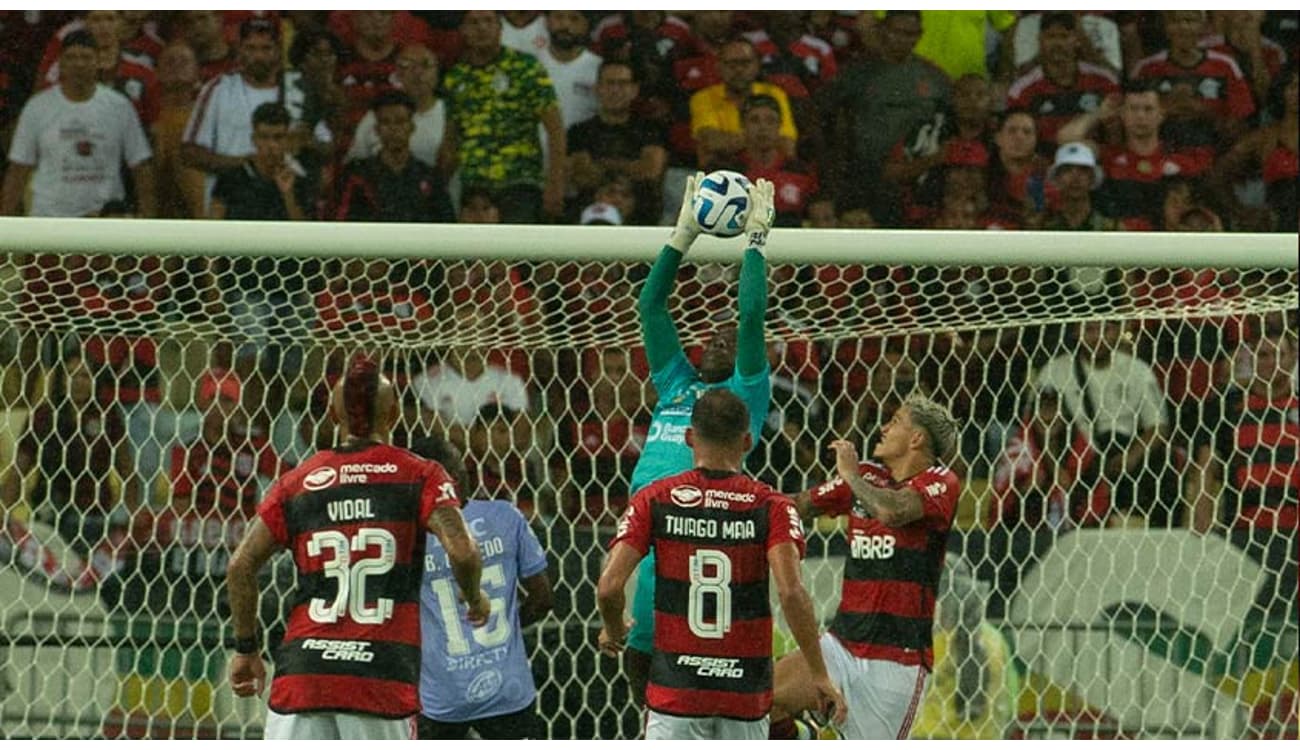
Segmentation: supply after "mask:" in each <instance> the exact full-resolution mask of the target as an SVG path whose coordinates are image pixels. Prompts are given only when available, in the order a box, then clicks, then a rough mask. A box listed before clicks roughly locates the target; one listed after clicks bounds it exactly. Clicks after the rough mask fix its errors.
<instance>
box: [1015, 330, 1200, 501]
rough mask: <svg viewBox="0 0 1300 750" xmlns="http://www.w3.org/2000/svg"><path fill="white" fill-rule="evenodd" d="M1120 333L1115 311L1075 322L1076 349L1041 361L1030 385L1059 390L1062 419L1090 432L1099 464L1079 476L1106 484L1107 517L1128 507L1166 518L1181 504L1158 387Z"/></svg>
mask: <svg viewBox="0 0 1300 750" xmlns="http://www.w3.org/2000/svg"><path fill="white" fill-rule="evenodd" d="M1120 334H1121V324H1120V322H1119V321H1118V320H1115V319H1108V320H1104V321H1103V320H1089V321H1084V322H1083V323H1081V324H1079V346H1078V349H1077V351H1075V352H1073V353H1066V354H1061V355H1059V356H1057V357H1055V358H1054V359H1052V360H1050V361H1049V362H1048V363H1047V364H1045V365H1043V367H1042V369H1041V370H1039V372H1038V375H1037V377H1036V378H1035V380H1034V388H1035V390H1036V391H1040V392H1041V391H1042V390H1044V389H1051V390H1055V391H1056V392H1057V393H1059V394H1061V405H1062V407H1063V410H1064V412H1065V415H1066V418H1067V420H1068V421H1069V423H1070V424H1071V425H1072V426H1073V427H1074V428H1075V429H1077V430H1079V431H1080V432H1082V433H1083V434H1084V435H1087V436H1088V437H1089V439H1090V440H1091V443H1092V448H1093V449H1094V450H1095V451H1096V452H1097V455H1098V457H1099V460H1098V461H1094V462H1093V464H1092V465H1093V466H1095V467H1097V472H1094V476H1085V477H1082V479H1083V481H1102V482H1105V483H1107V484H1109V486H1110V487H1109V491H1110V508H1111V511H1112V512H1113V513H1114V515H1112V516H1111V517H1110V518H1109V519H1108V523H1110V524H1111V525H1116V524H1117V523H1122V522H1123V516H1124V515H1130V516H1132V517H1141V518H1145V520H1146V521H1147V522H1149V523H1150V524H1151V525H1153V526H1165V525H1168V524H1169V523H1172V522H1177V520H1178V519H1179V517H1180V516H1181V512H1182V507H1181V502H1180V499H1179V490H1178V482H1177V478H1176V477H1174V476H1173V470H1174V468H1175V467H1174V466H1173V465H1172V461H1171V459H1170V456H1169V452H1168V451H1167V450H1166V444H1165V438H1164V436H1163V434H1162V433H1163V431H1164V429H1165V427H1166V424H1167V417H1166V414H1165V399H1164V394H1163V392H1162V391H1161V390H1160V383H1159V381H1158V380H1157V379H1156V375H1155V373H1154V372H1153V371H1152V369H1151V366H1150V365H1148V364H1147V363H1146V362H1143V361H1142V360H1140V359H1137V358H1136V357H1134V356H1132V355H1131V354H1128V353H1127V352H1125V351H1123V350H1122V349H1121V348H1120ZM1097 473H1099V474H1100V476H1096V475H1095V474H1097Z"/></svg>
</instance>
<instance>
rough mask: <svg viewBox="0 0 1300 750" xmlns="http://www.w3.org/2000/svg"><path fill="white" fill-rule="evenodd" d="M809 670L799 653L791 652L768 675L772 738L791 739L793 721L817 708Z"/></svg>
mask: <svg viewBox="0 0 1300 750" xmlns="http://www.w3.org/2000/svg"><path fill="white" fill-rule="evenodd" d="M812 684H813V682H812V671H811V670H809V669H808V662H807V661H806V660H805V659H804V658H803V653H802V652H800V651H792V652H790V653H788V654H786V655H785V656H783V657H781V658H780V659H779V660H778V661H777V663H776V669H775V671H774V672H773V675H772V712H771V714H770V715H771V720H772V729H771V736H772V737H773V738H774V739H794V738H795V734H794V731H795V727H794V725H793V721H792V720H793V719H794V718H795V717H797V716H799V715H800V714H802V713H803V712H804V711H809V710H812V709H815V708H816V707H817V691H816V690H814V689H813V686H812Z"/></svg>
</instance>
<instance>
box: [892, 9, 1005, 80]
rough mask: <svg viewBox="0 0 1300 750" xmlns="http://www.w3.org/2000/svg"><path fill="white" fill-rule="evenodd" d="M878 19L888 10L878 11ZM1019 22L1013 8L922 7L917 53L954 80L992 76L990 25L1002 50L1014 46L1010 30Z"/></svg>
mask: <svg viewBox="0 0 1300 750" xmlns="http://www.w3.org/2000/svg"><path fill="white" fill-rule="evenodd" d="M875 17H876V19H882V18H884V17H885V11H883V10H882V11H876V13H875ZM1015 26H1016V12H1015V11H1014V10H923V11H921V28H922V29H923V32H922V34H921V40H920V41H919V42H917V43H916V50H915V52H916V54H917V56H918V57H923V58H925V59H926V60H929V61H930V62H932V63H934V64H935V65H937V66H938V67H939V68H940V69H942V70H943V72H945V73H947V74H948V77H949V78H951V79H952V80H954V81H955V80H957V79H958V78H961V77H962V76H964V75H968V74H972V73H973V74H975V75H977V76H980V77H982V78H985V79H989V78H992V77H993V76H990V75H989V70H988V63H987V60H988V56H989V50H988V46H987V44H986V32H987V27H991V28H992V29H993V30H994V31H995V32H997V33H998V35H999V37H1000V40H1001V41H1000V50H1002V51H1003V52H1008V51H1009V50H1010V49H1011V45H1012V40H1011V34H1012V32H1013V31H1014V29H1015Z"/></svg>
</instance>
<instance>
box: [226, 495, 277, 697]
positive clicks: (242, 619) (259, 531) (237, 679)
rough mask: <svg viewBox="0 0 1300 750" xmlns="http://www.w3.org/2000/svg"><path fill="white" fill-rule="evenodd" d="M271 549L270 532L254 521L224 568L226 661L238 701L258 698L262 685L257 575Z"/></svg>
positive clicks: (257, 520)
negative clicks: (229, 650) (229, 635)
mask: <svg viewBox="0 0 1300 750" xmlns="http://www.w3.org/2000/svg"><path fill="white" fill-rule="evenodd" d="M275 548H276V543H275V537H273V536H272V535H271V530H270V529H269V528H267V526H266V524H265V523H264V522H263V521H262V519H261V517H257V518H254V519H253V522H252V523H251V524H249V526H248V532H247V533H246V534H245V535H244V538H243V539H242V540H241V541H240V542H239V547H237V548H236V549H235V553H234V554H233V555H232V556H231V558H230V565H229V566H228V567H227V568H226V591H227V593H228V595H229V597H230V620H231V625H232V626H233V628H234V631H235V651H236V653H235V656H234V658H232V659H231V660H230V687H231V689H232V690H234V692H235V695H238V696H241V697H248V696H251V695H259V694H261V692H262V687H263V686H264V685H265V684H266V665H265V664H263V663H262V639H261V635H260V634H259V633H258V632H257V571H259V570H261V569H262V566H263V565H265V564H266V561H267V560H269V559H270V558H271V554H272V553H274V552H275Z"/></svg>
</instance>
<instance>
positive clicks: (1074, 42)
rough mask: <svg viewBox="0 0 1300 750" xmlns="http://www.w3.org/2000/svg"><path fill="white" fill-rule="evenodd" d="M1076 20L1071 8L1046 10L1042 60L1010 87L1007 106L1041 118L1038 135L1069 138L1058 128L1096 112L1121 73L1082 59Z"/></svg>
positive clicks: (1044, 139)
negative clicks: (1059, 132) (1061, 133)
mask: <svg viewBox="0 0 1300 750" xmlns="http://www.w3.org/2000/svg"><path fill="white" fill-rule="evenodd" d="M1077 24H1078V21H1077V20H1076V19H1075V17H1074V14H1073V13H1071V12H1068V11H1062V12H1056V13H1044V14H1043V17H1042V25H1041V27H1040V31H1039V32H1038V45H1039V55H1038V60H1039V62H1038V65H1036V66H1034V67H1033V68H1031V69H1030V70H1029V72H1027V73H1025V74H1024V75H1022V76H1020V77H1019V78H1017V79H1016V80H1015V82H1014V83H1012V84H1011V88H1009V89H1008V90H1007V108H1008V109H1023V110H1025V111H1027V112H1030V113H1031V114H1033V116H1034V118H1035V119H1036V120H1037V123H1038V141H1039V143H1042V144H1044V145H1046V146H1048V147H1050V146H1051V145H1052V144H1055V143H1058V142H1059V143H1068V142H1069V139H1062V138H1058V137H1057V133H1056V131H1057V130H1059V129H1060V128H1061V127H1062V126H1063V125H1065V124H1066V123H1068V122H1070V120H1071V119H1073V118H1074V117H1076V116H1078V115H1081V114H1086V113H1088V112H1095V111H1097V109H1099V108H1100V107H1101V103H1102V101H1103V100H1105V98H1106V97H1107V96H1109V95H1111V94H1116V93H1119V79H1118V78H1117V77H1116V75H1115V74H1114V73H1113V72H1112V71H1111V70H1110V69H1108V68H1104V67H1102V66H1100V65H1094V64H1092V63H1089V62H1084V61H1082V60H1080V59H1079V44H1080V38H1079V34H1078V31H1077V28H1076V27H1077Z"/></svg>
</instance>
